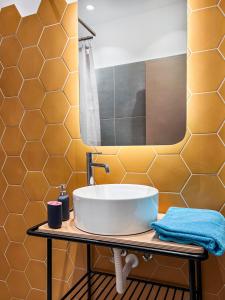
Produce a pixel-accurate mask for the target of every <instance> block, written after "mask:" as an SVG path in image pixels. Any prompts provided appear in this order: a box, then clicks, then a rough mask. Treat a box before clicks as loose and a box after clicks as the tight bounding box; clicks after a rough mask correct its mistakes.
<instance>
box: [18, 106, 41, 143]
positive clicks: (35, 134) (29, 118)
mask: <svg viewBox="0 0 225 300" xmlns="http://www.w3.org/2000/svg"><path fill="white" fill-rule="evenodd" d="M31 124H32V126H31ZM21 129H22V131H23V133H24V135H25V137H26V138H27V140H28V141H35V140H40V138H41V136H42V134H43V132H44V129H45V120H44V118H43V116H42V114H41V112H40V111H38V110H35V111H26V113H25V115H24V117H23V120H22V123H21Z"/></svg>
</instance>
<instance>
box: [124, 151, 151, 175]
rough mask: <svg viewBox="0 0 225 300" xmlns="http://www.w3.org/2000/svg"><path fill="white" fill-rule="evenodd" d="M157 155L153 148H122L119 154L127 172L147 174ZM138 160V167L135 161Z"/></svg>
mask: <svg viewBox="0 0 225 300" xmlns="http://www.w3.org/2000/svg"><path fill="white" fill-rule="evenodd" d="M155 156H156V154H155V152H154V151H153V149H152V147H146V146H143V147H141V146H139V147H122V148H121V149H120V151H119V153H118V157H119V160H120V161H121V163H122V164H123V166H124V168H125V170H126V171H127V172H136V173H144V172H147V170H148V168H149V166H150V164H151V162H152V161H153V159H154V158H155ZM137 159H138V165H136V164H134V161H135V160H137Z"/></svg>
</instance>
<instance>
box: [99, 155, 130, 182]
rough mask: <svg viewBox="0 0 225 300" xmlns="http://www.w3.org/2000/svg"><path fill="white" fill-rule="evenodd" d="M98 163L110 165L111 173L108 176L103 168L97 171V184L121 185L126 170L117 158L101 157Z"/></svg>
mask: <svg viewBox="0 0 225 300" xmlns="http://www.w3.org/2000/svg"><path fill="white" fill-rule="evenodd" d="M96 162H98V163H105V164H108V165H109V168H110V173H109V174H106V173H105V170H104V169H103V168H96V169H95V179H96V183H97V184H99V183H101V184H104V183H120V182H121V181H122V179H123V177H124V175H125V170H124V168H123V166H122V164H121V162H120V161H119V159H118V158H117V157H116V156H111V155H99V156H98V157H97V159H96Z"/></svg>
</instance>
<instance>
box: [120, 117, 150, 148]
mask: <svg viewBox="0 0 225 300" xmlns="http://www.w3.org/2000/svg"><path fill="white" fill-rule="evenodd" d="M115 122H116V123H115V128H116V145H121V146H123V145H145V144H146V138H145V137H146V125H145V117H135V118H122V119H116V121H115Z"/></svg>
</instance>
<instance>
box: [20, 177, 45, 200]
mask: <svg viewBox="0 0 225 300" xmlns="http://www.w3.org/2000/svg"><path fill="white" fill-rule="evenodd" d="M23 187H24V190H25V192H26V194H27V196H28V198H29V200H30V201H42V200H43V199H44V197H45V195H46V193H47V190H48V182H47V180H46V179H45V177H44V176H43V174H42V173H41V172H28V173H27V175H26V177H25V179H24V182H23Z"/></svg>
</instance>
